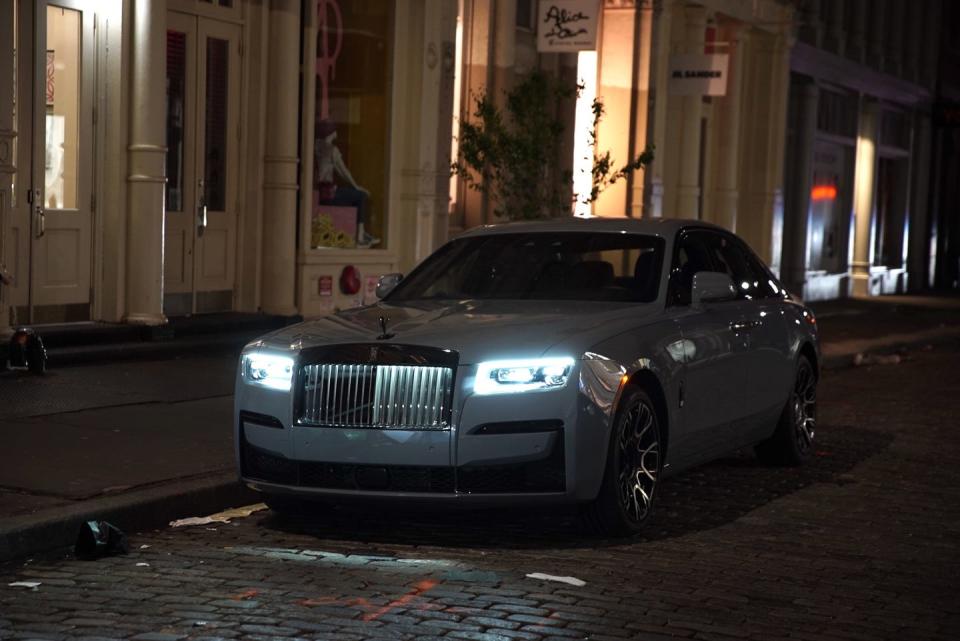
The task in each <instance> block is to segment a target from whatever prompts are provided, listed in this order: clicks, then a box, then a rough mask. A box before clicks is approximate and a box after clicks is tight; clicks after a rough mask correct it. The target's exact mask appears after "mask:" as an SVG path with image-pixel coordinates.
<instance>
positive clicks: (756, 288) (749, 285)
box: [710, 233, 771, 300]
mask: <svg viewBox="0 0 960 641" xmlns="http://www.w3.org/2000/svg"><path fill="white" fill-rule="evenodd" d="M710 253H711V256H712V258H713V259H714V260H715V261H716V262H717V264H718V265H720V266H722V267H723V271H725V272H726V273H727V274H728V275H729V276H730V278H731V279H733V284H734V285H735V286H736V288H737V294H738V298H740V299H746V300H750V299H757V298H767V297H769V296H770V295H771V290H770V284H769V282H768V281H769V277H768V276H767V273H766V271H765V270H764V269H763V268H761V267H760V265H759V263H758V262H757V259H756V258H754V257H753V253H752V252H751V251H750V250H749V249H747V247H746V246H744V245H743V243H741V242H740V241H739V240H737V239H736V238H734V237H732V236H727V235H726V234H716V233H713V234H710Z"/></svg>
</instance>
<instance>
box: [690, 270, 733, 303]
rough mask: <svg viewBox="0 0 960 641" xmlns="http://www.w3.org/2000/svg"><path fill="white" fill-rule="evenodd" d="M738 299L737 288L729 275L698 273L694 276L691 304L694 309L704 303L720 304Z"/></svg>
mask: <svg viewBox="0 0 960 641" xmlns="http://www.w3.org/2000/svg"><path fill="white" fill-rule="evenodd" d="M736 297H737V288H736V287H734V285H733V279H732V278H730V276H729V274H721V273H720V272H697V273H696V274H694V275H693V289H692V292H691V294H690V302H691V303H692V304H693V306H694V307H698V306H700V305H701V304H703V303H719V302H721V301H725V300H733V299H734V298H736Z"/></svg>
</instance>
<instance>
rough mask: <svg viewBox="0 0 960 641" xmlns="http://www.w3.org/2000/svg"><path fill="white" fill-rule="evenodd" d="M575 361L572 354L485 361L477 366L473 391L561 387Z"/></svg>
mask: <svg viewBox="0 0 960 641" xmlns="http://www.w3.org/2000/svg"><path fill="white" fill-rule="evenodd" d="M573 364H574V360H573V359H572V358H570V357H562V358H533V359H528V360H511V361H486V362H483V363H480V364H479V365H478V366H477V377H476V380H475V381H474V384H473V391H474V393H476V394H513V393H517V392H530V391H534V390H549V389H559V388H561V387H563V386H564V385H566V383H567V380H568V379H569V378H570V372H571V371H572V370H573Z"/></svg>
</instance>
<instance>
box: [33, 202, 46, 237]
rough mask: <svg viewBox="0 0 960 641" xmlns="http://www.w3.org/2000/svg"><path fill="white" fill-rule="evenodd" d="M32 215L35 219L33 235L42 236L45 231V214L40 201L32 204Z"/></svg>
mask: <svg viewBox="0 0 960 641" xmlns="http://www.w3.org/2000/svg"><path fill="white" fill-rule="evenodd" d="M33 217H34V218H35V219H36V227H35V228H34V234H33V237H34V238H43V235H44V234H45V233H47V214H46V213H45V212H44V210H43V205H41V204H40V203H37V204H36V205H34V206H33Z"/></svg>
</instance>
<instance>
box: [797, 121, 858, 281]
mask: <svg viewBox="0 0 960 641" xmlns="http://www.w3.org/2000/svg"><path fill="white" fill-rule="evenodd" d="M853 158H854V148H853V147H850V146H848V145H842V144H837V143H833V142H827V141H823V140H818V141H817V142H816V144H815V145H814V155H813V181H812V186H811V188H810V214H809V218H808V224H809V233H808V236H807V237H808V238H809V245H808V247H809V249H808V251H809V256H808V265H809V268H810V269H813V270H824V271H826V272H828V273H838V272H842V271H845V270H846V269H847V245H848V239H847V236H848V234H849V230H850V212H851V208H852V206H853V203H852V198H853V189H852V187H853V184H852V183H853V180H852V176H853Z"/></svg>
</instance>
